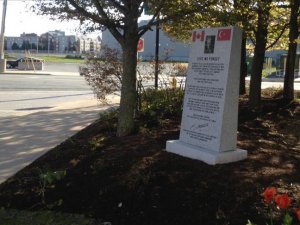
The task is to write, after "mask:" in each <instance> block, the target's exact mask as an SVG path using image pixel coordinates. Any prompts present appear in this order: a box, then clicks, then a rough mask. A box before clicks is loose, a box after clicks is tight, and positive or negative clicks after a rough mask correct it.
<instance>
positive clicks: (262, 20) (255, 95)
mask: <svg viewBox="0 0 300 225" xmlns="http://www.w3.org/2000/svg"><path fill="white" fill-rule="evenodd" d="M262 4H267V3H262ZM269 14H270V9H269V8H268V7H264V9H262V8H261V9H259V10H258V21H257V30H256V33H255V39H256V45H255V48H254V57H253V64H252V74H251V81H250V95H249V105H250V108H252V109H258V108H259V107H260V104H261V80H262V78H261V77H262V70H263V65H264V60H265V51H266V45H267V35H268V19H269Z"/></svg>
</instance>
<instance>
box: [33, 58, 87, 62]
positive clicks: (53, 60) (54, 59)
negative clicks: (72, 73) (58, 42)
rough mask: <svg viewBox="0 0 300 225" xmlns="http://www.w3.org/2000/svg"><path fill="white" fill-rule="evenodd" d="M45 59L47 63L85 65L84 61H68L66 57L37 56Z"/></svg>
mask: <svg viewBox="0 0 300 225" xmlns="http://www.w3.org/2000/svg"><path fill="white" fill-rule="evenodd" d="M37 57H38V58H41V59H44V60H45V61H46V62H56V63H83V62H84V59H67V58H66V57H65V56H37Z"/></svg>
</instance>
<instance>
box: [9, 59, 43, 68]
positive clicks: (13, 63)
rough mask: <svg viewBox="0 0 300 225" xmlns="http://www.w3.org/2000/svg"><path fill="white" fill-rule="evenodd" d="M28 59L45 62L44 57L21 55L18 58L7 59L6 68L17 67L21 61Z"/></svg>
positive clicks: (29, 60)
mask: <svg viewBox="0 0 300 225" xmlns="http://www.w3.org/2000/svg"><path fill="white" fill-rule="evenodd" d="M24 61H27V62H28V63H31V62H44V60H43V59H38V58H33V57H21V58H18V59H16V60H7V61H6V68H7V69H16V68H17V67H18V64H19V62H24Z"/></svg>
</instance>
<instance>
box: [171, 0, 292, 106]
mask: <svg viewBox="0 0 300 225" xmlns="http://www.w3.org/2000/svg"><path fill="white" fill-rule="evenodd" d="M275 3H276V2H273V1H271V0H269V1H262V0H260V1H253V0H234V1H227V0H222V1H219V2H218V4H216V5H214V6H211V7H209V8H208V9H207V11H206V13H201V14H200V13H198V14H195V15H190V16H189V17H186V18H185V20H182V21H177V22H173V21H171V22H169V23H168V24H166V26H165V31H166V32H167V33H169V34H170V35H171V36H174V37H176V38H178V39H181V40H188V39H190V32H191V30H192V29H195V28H199V27H208V26H228V25H234V26H239V27H241V28H242V29H243V31H244V32H243V41H242V60H241V73H240V74H241V76H240V81H241V82H240V94H244V93H245V76H246V75H247V64H246V46H247V50H248V52H251V51H252V52H253V51H254V49H253V47H255V48H256V50H255V51H254V53H255V55H256V56H255V60H256V63H255V64H252V67H253V68H252V69H254V71H255V73H254V75H253V76H254V77H255V78H254V79H253V81H251V83H252V85H251V86H252V89H251V90H252V91H251V96H250V99H251V100H252V102H253V105H259V102H260V95H261V93H260V92H261V74H262V69H263V61H264V53H263V54H262V52H265V50H267V49H269V50H270V49H276V48H282V47H284V45H283V44H284V43H286V41H281V42H279V40H282V39H283V37H284V35H285V34H286V28H287V25H288V18H287V17H286V14H287V12H286V9H284V8H280V7H278V4H279V3H277V4H275ZM261 31H263V32H261ZM247 40H251V42H250V43H251V44H250V45H249V44H248V43H249V41H247ZM262 41H263V42H264V41H266V43H265V44H264V43H262ZM254 100H255V101H254ZM256 100H257V101H256Z"/></svg>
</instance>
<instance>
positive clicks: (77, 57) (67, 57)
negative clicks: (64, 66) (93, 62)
mask: <svg viewBox="0 0 300 225" xmlns="http://www.w3.org/2000/svg"><path fill="white" fill-rule="evenodd" d="M65 58H66V59H83V57H82V56H81V55H66V57H65Z"/></svg>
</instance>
